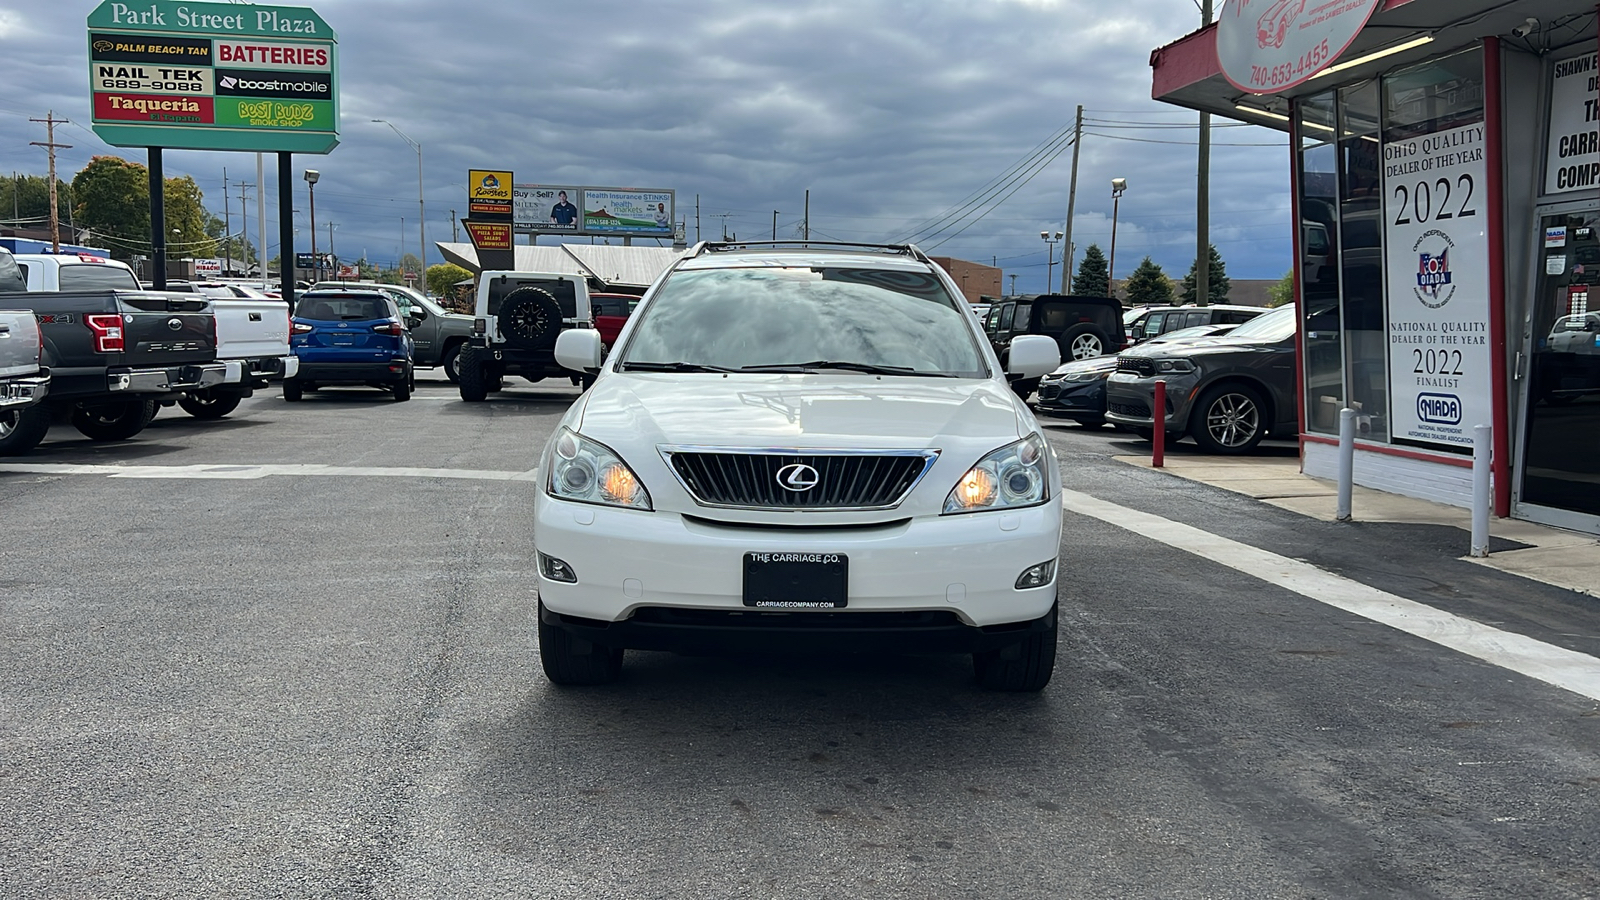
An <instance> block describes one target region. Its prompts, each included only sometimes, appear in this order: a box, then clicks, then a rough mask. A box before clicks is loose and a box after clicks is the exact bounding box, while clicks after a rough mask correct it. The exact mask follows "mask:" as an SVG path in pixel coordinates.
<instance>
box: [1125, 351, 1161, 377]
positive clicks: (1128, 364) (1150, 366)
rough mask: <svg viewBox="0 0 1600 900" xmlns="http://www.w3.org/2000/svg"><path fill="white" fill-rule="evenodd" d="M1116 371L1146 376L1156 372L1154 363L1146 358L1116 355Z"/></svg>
mask: <svg viewBox="0 0 1600 900" xmlns="http://www.w3.org/2000/svg"><path fill="white" fill-rule="evenodd" d="M1117 371H1118V372H1129V373H1132V374H1134V375H1142V376H1144V377H1146V378H1149V377H1150V376H1152V375H1154V374H1156V364H1155V363H1154V362H1153V361H1151V360H1148V359H1139V358H1138V357H1129V356H1119V357H1117Z"/></svg>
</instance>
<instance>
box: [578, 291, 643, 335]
mask: <svg viewBox="0 0 1600 900" xmlns="http://www.w3.org/2000/svg"><path fill="white" fill-rule="evenodd" d="M638 305H639V298H638V297H636V296H635V295H633V294H590V295H589V309H590V310H591V311H592V312H593V314H594V327H595V328H596V329H598V330H599V332H600V341H601V343H603V344H605V345H606V346H607V347H615V346H616V345H617V335H619V334H621V333H622V326H623V325H625V324H627V321H628V317H629V316H631V315H633V308H634V307H635V306H638Z"/></svg>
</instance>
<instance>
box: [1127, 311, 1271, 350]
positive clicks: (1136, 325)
mask: <svg viewBox="0 0 1600 900" xmlns="http://www.w3.org/2000/svg"><path fill="white" fill-rule="evenodd" d="M1266 311H1267V310H1266V309H1265V308H1264V307H1260V306H1228V305H1226V304H1222V305H1213V306H1152V307H1148V308H1146V309H1145V310H1144V311H1143V312H1141V313H1140V314H1139V315H1138V316H1137V317H1135V318H1134V319H1133V321H1132V322H1130V323H1129V325H1128V340H1129V341H1130V342H1132V343H1133V344H1141V343H1144V342H1145V341H1148V340H1150V339H1151V338H1153V337H1157V336H1158V335H1163V334H1166V333H1167V332H1169V331H1177V330H1178V329H1180V328H1194V327H1195V326H1197V325H1243V324H1244V323H1245V322H1248V321H1250V320H1251V319H1254V318H1255V317H1256V316H1259V315H1261V314H1262V313H1264V312H1266Z"/></svg>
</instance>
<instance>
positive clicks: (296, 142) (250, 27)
mask: <svg viewBox="0 0 1600 900" xmlns="http://www.w3.org/2000/svg"><path fill="white" fill-rule="evenodd" d="M88 32H89V56H88V60H89V92H90V108H91V109H92V110H93V125H92V127H93V129H94V132H95V134H97V135H99V136H100V139H101V140H104V141H105V142H106V143H108V144H110V145H112V146H114V147H170V148H176V149H184V150H245V151H252V150H253V151H260V152H267V153H271V152H279V151H285V152H290V153H327V152H329V151H331V150H332V149H333V148H334V147H336V146H338V144H339V99H338V98H339V95H338V89H337V81H338V79H337V72H338V52H337V50H338V37H337V36H336V35H335V34H334V32H333V29H332V28H329V27H328V23H327V22H325V21H323V19H322V17H321V16H318V15H317V14H316V13H315V12H314V11H312V10H310V9H308V8H306V7H301V6H246V5H238V4H231V3H190V2H175V0H154V2H143V3H139V4H137V5H134V4H128V3H119V2H111V0H107V2H104V3H101V4H100V5H99V6H98V7H96V8H95V10H94V11H93V12H91V13H90V14H89V20H88Z"/></svg>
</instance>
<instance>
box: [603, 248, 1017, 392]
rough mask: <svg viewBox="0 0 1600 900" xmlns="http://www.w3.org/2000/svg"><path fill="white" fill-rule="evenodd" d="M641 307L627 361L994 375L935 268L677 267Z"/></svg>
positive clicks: (645, 364) (640, 365) (644, 364)
mask: <svg viewBox="0 0 1600 900" xmlns="http://www.w3.org/2000/svg"><path fill="white" fill-rule="evenodd" d="M641 316H642V317H641V319H640V320H639V322H638V323H637V324H636V325H635V326H634V330H633V338H632V339H631V340H630V341H629V342H628V346H627V348H626V350H625V352H624V355H623V358H622V361H621V365H620V368H621V369H623V370H626V369H628V368H630V367H635V368H638V369H647V368H649V367H652V366H655V367H660V366H666V365H674V364H686V365H689V366H704V367H708V368H712V369H714V370H729V369H731V370H741V369H748V368H752V367H766V366H789V365H798V364H801V363H818V362H831V363H845V364H851V365H857V366H868V367H883V368H885V369H892V370H895V371H894V372H892V373H879V374H906V375H946V376H954V377H960V378H985V377H988V367H987V366H986V365H985V364H984V361H983V355H982V353H981V351H980V350H979V349H978V344H977V341H976V340H975V338H974V337H973V333H972V328H971V326H970V325H969V324H968V322H969V317H968V314H967V313H966V312H964V311H962V309H961V308H960V307H959V306H958V305H957V303H956V301H955V299H954V298H953V297H951V296H950V293H949V292H948V291H947V290H945V287H944V285H943V283H942V282H940V281H939V279H938V278H937V277H936V276H935V275H934V274H932V273H929V272H909V271H893V272H890V271H884V270H881V269H856V268H834V267H795V268H777V267H761V268H748V269H717V270H710V271H685V272H678V273H675V274H674V275H672V276H671V277H670V278H669V279H668V280H667V281H666V283H665V284H663V285H662V286H661V287H660V288H659V289H658V291H657V293H656V295H655V298H654V299H653V300H652V301H651V302H650V303H649V305H647V306H646V307H645V308H644V310H643V312H642V314H641ZM816 368H819V369H820V368H828V369H830V370H831V369H832V368H833V367H830V366H817V367H816Z"/></svg>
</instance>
